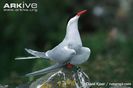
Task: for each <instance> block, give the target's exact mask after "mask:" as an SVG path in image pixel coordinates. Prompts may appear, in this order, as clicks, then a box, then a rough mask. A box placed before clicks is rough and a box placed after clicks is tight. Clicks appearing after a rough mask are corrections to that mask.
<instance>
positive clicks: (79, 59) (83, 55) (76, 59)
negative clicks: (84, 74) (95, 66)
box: [70, 47, 91, 65]
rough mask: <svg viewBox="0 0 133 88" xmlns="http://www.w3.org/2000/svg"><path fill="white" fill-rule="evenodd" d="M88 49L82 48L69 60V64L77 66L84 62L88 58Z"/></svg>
mask: <svg viewBox="0 0 133 88" xmlns="http://www.w3.org/2000/svg"><path fill="white" fill-rule="evenodd" d="M90 53H91V51H90V49H89V48H88V47H82V48H81V49H80V50H79V52H78V53H77V54H76V55H75V56H73V57H72V59H71V60H70V63H71V64H74V65H77V64H82V63H84V62H86V61H87V60H88V58H89V56H90Z"/></svg>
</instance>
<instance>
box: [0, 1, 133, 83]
mask: <svg viewBox="0 0 133 88" xmlns="http://www.w3.org/2000/svg"><path fill="white" fill-rule="evenodd" d="M23 1H24V0H23ZM5 2H22V0H12V1H11V0H7V1H4V0H2V1H1V3H0V84H8V85H19V84H21V83H23V81H22V79H23V78H22V77H21V76H22V75H24V74H26V73H29V72H32V71H35V70H38V69H41V68H44V67H46V66H49V65H50V64H51V62H49V61H47V60H41V59H37V60H21V61H15V60H14V58H15V57H21V56H29V54H27V53H26V52H25V51H24V48H31V49H34V50H38V51H46V50H48V49H51V48H53V47H54V46H56V45H57V44H58V43H60V42H61V41H62V39H63V38H64V36H65V31H66V24H67V22H68V20H69V19H70V18H71V17H73V16H74V15H75V14H76V13H77V12H78V11H80V10H83V9H87V10H88V13H87V14H85V15H83V16H81V17H80V19H79V31H80V34H81V38H82V41H83V45H84V46H86V47H89V48H90V49H91V56H90V58H89V60H88V61H87V62H86V63H84V64H82V65H81V67H82V68H83V69H84V71H85V72H86V73H87V74H88V75H89V77H90V79H91V81H92V82H99V81H100V82H131V81H132V80H133V36H132V35H133V1H132V0H39V1H26V0H25V2H36V3H37V4H38V12H4V11H3V5H4V4H5Z"/></svg>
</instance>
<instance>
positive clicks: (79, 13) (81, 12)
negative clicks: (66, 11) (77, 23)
mask: <svg viewBox="0 0 133 88" xmlns="http://www.w3.org/2000/svg"><path fill="white" fill-rule="evenodd" d="M86 12H87V10H82V11H80V12H78V13H77V16H80V15H82V14H85V13H86Z"/></svg>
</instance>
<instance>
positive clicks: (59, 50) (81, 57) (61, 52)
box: [16, 10, 90, 76]
mask: <svg viewBox="0 0 133 88" xmlns="http://www.w3.org/2000/svg"><path fill="white" fill-rule="evenodd" d="M86 12H87V10H82V11H80V12H78V13H77V14H76V16H74V17H73V18H71V19H70V20H69V22H68V24H67V28H66V35H65V38H64V40H63V41H62V42H61V43H60V44H58V45H57V46H56V47H54V48H53V49H51V50H48V51H46V52H39V51H34V50H31V49H25V50H26V51H27V52H28V53H30V54H31V55H33V57H20V58H16V60H20V59H35V58H45V59H48V60H51V61H54V62H56V64H55V65H52V66H50V67H48V68H44V69H42V70H39V71H35V72H32V73H29V74H26V76H36V75H41V74H44V73H47V72H51V71H54V70H57V69H59V68H62V67H63V66H67V67H68V68H71V67H72V66H73V65H78V64H82V63H84V62H86V61H87V60H88V58H89V56H90V49H89V48H88V47H83V45H82V41H81V38H80V34H79V31H78V19H79V17H80V16H81V15H82V14H84V13H86Z"/></svg>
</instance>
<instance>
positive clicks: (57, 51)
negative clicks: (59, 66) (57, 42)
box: [47, 46, 76, 63]
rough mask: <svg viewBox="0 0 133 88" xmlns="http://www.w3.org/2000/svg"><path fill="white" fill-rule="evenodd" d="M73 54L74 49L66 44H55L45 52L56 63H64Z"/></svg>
mask: <svg viewBox="0 0 133 88" xmlns="http://www.w3.org/2000/svg"><path fill="white" fill-rule="evenodd" d="M75 54H76V51H75V50H74V49H71V48H69V47H68V46H56V47H55V48H53V49H52V50H50V51H48V52H47V55H48V56H49V57H50V59H51V60H53V61H55V62H58V63H64V62H66V61H68V60H69V59H70V58H71V57H72V56H73V55H75Z"/></svg>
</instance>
